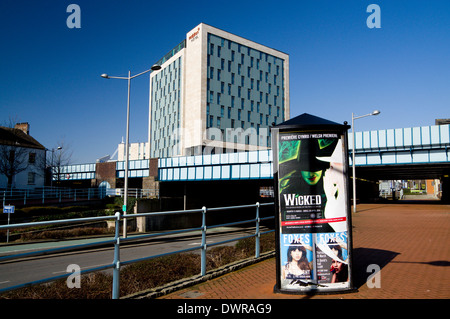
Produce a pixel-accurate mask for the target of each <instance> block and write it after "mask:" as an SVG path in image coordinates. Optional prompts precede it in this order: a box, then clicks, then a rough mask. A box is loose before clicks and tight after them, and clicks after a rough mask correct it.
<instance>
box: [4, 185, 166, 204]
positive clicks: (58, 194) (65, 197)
mask: <svg viewBox="0 0 450 319" xmlns="http://www.w3.org/2000/svg"><path fill="white" fill-rule="evenodd" d="M0 196H1V199H2V202H3V205H5V204H15V205H24V206H25V205H27V204H45V203H61V202H67V201H74V202H76V201H84V200H94V199H102V198H104V197H105V196H122V197H123V188H102V187H98V188H80V189H74V188H60V187H39V188H30V189H25V188H24V189H20V188H10V189H0ZM128 196H129V197H136V198H150V197H156V198H158V197H159V190H158V189H140V188H130V189H128Z"/></svg>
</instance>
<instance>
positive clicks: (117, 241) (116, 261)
mask: <svg viewBox="0 0 450 319" xmlns="http://www.w3.org/2000/svg"><path fill="white" fill-rule="evenodd" d="M115 216H116V225H115V236H114V239H115V242H114V261H113V264H114V268H113V288H112V290H113V291H112V298H113V299H119V287H120V285H119V282H120V237H119V236H120V235H119V228H120V212H116V215H115Z"/></svg>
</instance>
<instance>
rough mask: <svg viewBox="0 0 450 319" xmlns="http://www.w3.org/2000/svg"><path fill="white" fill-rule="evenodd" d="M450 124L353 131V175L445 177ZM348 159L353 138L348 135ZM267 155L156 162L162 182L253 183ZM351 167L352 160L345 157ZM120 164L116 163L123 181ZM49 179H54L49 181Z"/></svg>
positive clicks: (132, 172) (135, 169)
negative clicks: (224, 181) (226, 181)
mask: <svg viewBox="0 0 450 319" xmlns="http://www.w3.org/2000/svg"><path fill="white" fill-rule="evenodd" d="M449 127H450V125H449V124H446V125H432V126H422V127H409V128H397V129H384V130H375V131H364V132H356V134H355V141H356V142H355V146H356V147H355V164H356V169H357V174H356V176H358V177H360V178H366V179H368V180H382V179H433V178H442V177H448V175H450V161H449V154H448V152H449V147H450V130H449ZM348 140H349V155H351V152H352V150H353V134H352V133H349V136H348ZM272 156H273V154H272V150H270V149H269V150H261V151H250V152H239V153H223V154H208V155H194V156H181V157H169V158H160V159H158V179H159V181H162V182H175V181H210V180H217V181H220V180H252V179H254V180H258V179H271V178H272V176H273V175H272V174H273V171H272ZM349 161H350V162H349V163H350V165H352V158H351V156H349ZM149 171H150V170H149V159H146V160H135V161H130V165H129V177H130V178H142V177H147V176H149ZM124 173H125V162H124V161H118V162H116V177H117V178H123V177H124V175H125V174H124ZM94 178H96V164H78V165H68V166H63V167H61V174H60V176H59V180H60V181H65V180H66V181H69V180H70V181H76V180H83V179H94ZM54 179H58V177H57V176H54Z"/></svg>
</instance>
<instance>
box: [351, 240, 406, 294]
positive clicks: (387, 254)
mask: <svg viewBox="0 0 450 319" xmlns="http://www.w3.org/2000/svg"><path fill="white" fill-rule="evenodd" d="M399 254H400V253H396V252H394V251H389V250H383V249H374V248H354V249H353V255H352V256H353V284H354V287H355V288H356V289H359V288H360V287H361V286H362V285H364V284H365V283H366V281H367V278H368V277H369V276H370V275H372V274H373V271H371V270H368V269H367V268H368V267H369V266H370V265H377V266H378V267H379V268H380V270H381V269H383V267H384V266H386V265H387V264H388V263H390V262H391V261H392V260H393V259H394V258H395V257H396V256H397V255H399Z"/></svg>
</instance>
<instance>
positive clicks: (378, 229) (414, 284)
mask: <svg viewBox="0 0 450 319" xmlns="http://www.w3.org/2000/svg"><path fill="white" fill-rule="evenodd" d="M352 224H353V270H354V283H355V288H357V291H356V292H352V293H339V294H330V295H322V294H316V295H291V294H280V293H274V291H273V288H274V285H275V282H276V279H275V278H276V265H275V258H274V257H273V258H269V259H266V260H263V261H261V262H258V263H255V264H253V265H251V266H248V267H245V268H243V269H241V270H238V271H235V272H232V273H229V274H226V275H223V276H221V277H218V278H215V279H213V280H209V281H207V282H204V283H201V284H198V285H195V286H191V287H188V288H185V289H181V290H178V291H175V292H173V293H171V294H168V295H164V296H162V297H160V298H159V299H191V300H192V299H303V298H305V299H448V298H450V249H449V244H450V237H449V230H450V205H440V204H432V203H427V204H424V203H415V204H412V203H411V202H399V203H397V204H361V205H358V207H357V213H352ZM371 264H376V265H379V267H380V269H381V270H380V273H379V279H380V281H379V284H380V287H379V288H376V287H374V288H369V286H370V285H367V278H368V277H369V275H371V274H372V271H368V270H367V267H368V266H369V265H371Z"/></svg>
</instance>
